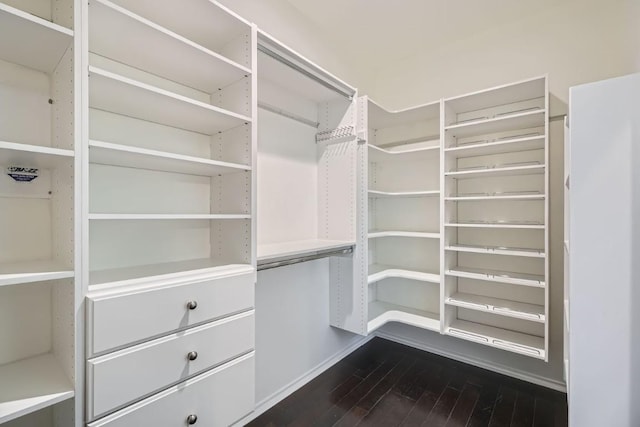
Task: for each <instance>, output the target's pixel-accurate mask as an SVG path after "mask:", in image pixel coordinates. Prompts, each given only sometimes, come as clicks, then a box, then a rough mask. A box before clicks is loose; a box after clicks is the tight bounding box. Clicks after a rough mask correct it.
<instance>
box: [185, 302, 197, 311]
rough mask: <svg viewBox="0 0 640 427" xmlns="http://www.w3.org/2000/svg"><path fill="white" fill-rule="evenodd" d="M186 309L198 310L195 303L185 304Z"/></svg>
mask: <svg viewBox="0 0 640 427" xmlns="http://www.w3.org/2000/svg"><path fill="white" fill-rule="evenodd" d="M187 308H188V309H189V310H195V309H196V308H198V302H197V301H189V302H188V303H187Z"/></svg>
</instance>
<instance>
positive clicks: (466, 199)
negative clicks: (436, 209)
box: [445, 194, 546, 202]
mask: <svg viewBox="0 0 640 427" xmlns="http://www.w3.org/2000/svg"><path fill="white" fill-rule="evenodd" d="M545 198H546V196H545V195H544V194H509V195H497V196H488V195H487V196H479V195H478V196H452V197H445V200H446V201H449V202H477V201H483V200H486V201H492V200H544V199H545Z"/></svg>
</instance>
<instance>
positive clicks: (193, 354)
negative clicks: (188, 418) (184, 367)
mask: <svg viewBox="0 0 640 427" xmlns="http://www.w3.org/2000/svg"><path fill="white" fill-rule="evenodd" d="M197 358H198V352H197V351H190V352H189V353H188V354H187V359H189V360H191V361H194V360H196V359H197ZM196 418H197V417H196Z"/></svg>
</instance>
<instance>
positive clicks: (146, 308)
mask: <svg viewBox="0 0 640 427" xmlns="http://www.w3.org/2000/svg"><path fill="white" fill-rule="evenodd" d="M253 277H254V274H253V273H251V272H249V273H244V274H239V275H236V276H230V277H223V278H216V279H212V280H206V281H199V282H192V283H185V284H179V285H174V286H166V287H162V288H155V289H153V288H152V289H145V290H142V291H137V292H131V293H127V294H120V295H113V296H105V297H98V298H92V297H89V300H88V304H87V306H88V321H89V329H88V331H89V334H88V337H87V339H88V342H89V353H91V354H90V355H89V356H93V355H96V354H100V353H103V352H105V351H107V350H113V349H117V348H122V347H124V346H126V345H130V344H133V343H136V342H140V341H143V340H146V339H150V338H155V337H158V336H160V335H164V334H168V333H170V332H174V331H176V330H178V329H184V328H187V327H189V326H192V325H196V324H199V323H202V322H206V321H209V320H213V319H217V318H221V317H223V316H226V315H228V314H232V313H238V312H240V311H244V310H248V309H251V308H253V304H254V286H253ZM190 303H196V304H197V306H195V308H194V305H195V304H192V305H191V307H189V304H190Z"/></svg>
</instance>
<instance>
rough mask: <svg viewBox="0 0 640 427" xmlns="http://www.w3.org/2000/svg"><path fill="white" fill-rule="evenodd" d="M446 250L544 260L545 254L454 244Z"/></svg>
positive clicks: (532, 251)
mask: <svg viewBox="0 0 640 427" xmlns="http://www.w3.org/2000/svg"><path fill="white" fill-rule="evenodd" d="M445 250H447V251H452V252H470V253H476V254H493V255H507V256H521V257H529V258H544V257H545V253H544V250H542V249H529V248H510V247H506V246H474V245H458V244H452V245H449V246H446V247H445Z"/></svg>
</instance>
